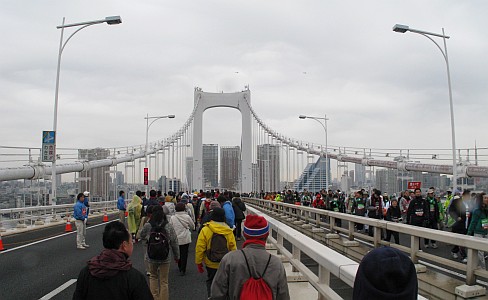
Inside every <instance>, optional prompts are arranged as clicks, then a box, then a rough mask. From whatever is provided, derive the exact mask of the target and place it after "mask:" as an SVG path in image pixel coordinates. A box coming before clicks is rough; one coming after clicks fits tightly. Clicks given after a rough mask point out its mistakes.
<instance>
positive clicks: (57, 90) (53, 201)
mask: <svg viewBox="0 0 488 300" xmlns="http://www.w3.org/2000/svg"><path fill="white" fill-rule="evenodd" d="M64 20H65V18H64V17H63V24H62V25H63V26H64ZM63 34H64V27H62V28H61V38H60V39H59V51H58V66H57V68H56V88H55V89H54V121H53V131H54V157H53V162H52V165H51V169H52V172H51V184H52V195H53V198H52V204H53V205H56V189H57V187H56V143H57V141H56V139H57V137H56V130H57V126H58V95H59V73H60V70H61V54H62V53H63Z"/></svg>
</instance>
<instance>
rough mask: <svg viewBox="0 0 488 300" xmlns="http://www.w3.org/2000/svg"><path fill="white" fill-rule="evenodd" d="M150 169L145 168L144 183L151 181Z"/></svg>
mask: <svg viewBox="0 0 488 300" xmlns="http://www.w3.org/2000/svg"><path fill="white" fill-rule="evenodd" d="M148 174H149V169H148V168H144V185H148V181H149V176H148Z"/></svg>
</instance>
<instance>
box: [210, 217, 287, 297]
mask: <svg viewBox="0 0 488 300" xmlns="http://www.w3.org/2000/svg"><path fill="white" fill-rule="evenodd" d="M243 233H244V237H245V238H246V241H245V242H244V245H243V249H242V250H240V251H232V252H229V253H227V254H226V255H225V256H224V258H222V261H221V262H220V265H219V268H218V270H217V273H216V274H215V278H214V281H213V283H212V287H211V294H212V299H215V300H226V299H241V296H243V293H246V292H249V290H247V291H246V287H245V286H246V282H247V281H248V280H249V279H250V278H254V279H256V280H259V279H262V280H264V282H265V284H266V285H267V287H268V288H269V289H270V290H271V294H272V298H273V299H275V300H288V299H290V294H289V291H288V283H287V280H286V272H285V268H284V267H283V264H282V262H281V260H280V259H279V258H278V257H277V256H274V255H271V254H270V253H268V252H267V251H266V247H265V246H266V239H267V238H268V235H269V224H268V222H267V221H266V219H265V218H264V217H261V216H257V215H249V216H247V218H246V221H245V222H244V232H243ZM256 292H258V291H256V290H254V293H256ZM254 296H255V297H256V298H255V299H259V298H258V297H257V295H256V294H254Z"/></svg>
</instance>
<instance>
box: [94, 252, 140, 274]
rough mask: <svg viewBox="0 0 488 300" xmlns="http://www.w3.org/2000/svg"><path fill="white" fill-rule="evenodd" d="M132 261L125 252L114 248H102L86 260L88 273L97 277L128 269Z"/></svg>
mask: <svg viewBox="0 0 488 300" xmlns="http://www.w3.org/2000/svg"><path fill="white" fill-rule="evenodd" d="M131 268H132V262H130V261H129V260H128V257H127V255H126V254H125V253H123V252H120V251H118V250H114V249H104V250H103V251H102V253H100V255H98V256H95V257H93V258H92V259H90V260H89V261H88V270H89V271H90V274H91V275H92V276H94V277H97V278H110V277H114V276H115V275H117V274H118V273H119V271H129V270H130V269H131Z"/></svg>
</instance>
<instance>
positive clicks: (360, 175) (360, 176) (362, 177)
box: [354, 164, 366, 188]
mask: <svg viewBox="0 0 488 300" xmlns="http://www.w3.org/2000/svg"><path fill="white" fill-rule="evenodd" d="M354 171H355V172H354V176H355V178H354V184H355V185H357V186H358V187H360V188H361V187H364V186H365V185H366V167H365V166H363V165H361V164H354Z"/></svg>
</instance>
